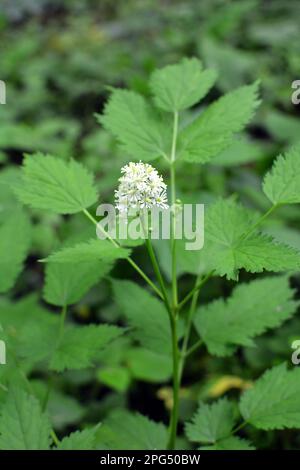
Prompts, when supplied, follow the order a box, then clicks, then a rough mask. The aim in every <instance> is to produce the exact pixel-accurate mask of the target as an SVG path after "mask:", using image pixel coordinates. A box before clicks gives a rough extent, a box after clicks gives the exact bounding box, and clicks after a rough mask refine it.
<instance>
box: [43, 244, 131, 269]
mask: <svg viewBox="0 0 300 470" xmlns="http://www.w3.org/2000/svg"><path fill="white" fill-rule="evenodd" d="M129 254H130V250H128V249H126V248H121V247H116V246H114V245H113V244H112V243H111V242H110V241H108V240H98V239H96V238H95V239H91V240H89V241H88V242H83V243H78V244H77V245H75V246H71V247H67V248H62V249H61V250H59V251H57V252H56V253H53V254H52V255H50V256H48V258H46V259H45V260H43V261H47V262H50V263H73V264H74V263H89V262H93V261H96V260H102V261H105V262H107V263H111V262H112V261H115V260H117V259H121V258H127V257H128V256H129Z"/></svg>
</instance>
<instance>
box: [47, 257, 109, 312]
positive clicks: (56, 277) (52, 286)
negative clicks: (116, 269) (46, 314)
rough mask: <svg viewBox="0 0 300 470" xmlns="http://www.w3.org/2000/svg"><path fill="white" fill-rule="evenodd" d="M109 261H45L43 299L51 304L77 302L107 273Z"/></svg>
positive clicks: (61, 304) (62, 304) (59, 304)
mask: <svg viewBox="0 0 300 470" xmlns="http://www.w3.org/2000/svg"><path fill="white" fill-rule="evenodd" d="M110 269H111V265H110V264H109V263H106V262H103V261H97V260H96V261H91V262H88V263H79V264H78V263H66V264H64V263H47V264H46V271H45V285H44V290H43V297H44V299H45V300H46V301H47V302H49V303H50V304H53V305H58V306H64V305H71V304H75V303H76V302H78V301H79V300H80V299H82V297H83V296H84V295H85V294H86V293H87V292H88V291H89V290H90V289H91V287H93V286H94V285H95V284H97V282H99V281H100V280H101V279H102V278H103V277H104V276H106V275H107V274H108V272H109V271H110Z"/></svg>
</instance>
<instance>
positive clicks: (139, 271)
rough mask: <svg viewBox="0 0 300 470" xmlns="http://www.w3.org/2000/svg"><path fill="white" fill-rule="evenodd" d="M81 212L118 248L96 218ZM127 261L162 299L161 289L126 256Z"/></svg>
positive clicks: (88, 213)
mask: <svg viewBox="0 0 300 470" xmlns="http://www.w3.org/2000/svg"><path fill="white" fill-rule="evenodd" d="M83 213H84V214H85V215H86V217H87V218H88V219H90V220H91V221H92V222H93V224H95V225H96V226H97V228H98V229H99V230H101V231H102V233H103V235H105V237H106V238H108V240H109V241H110V242H111V243H112V244H113V245H114V246H115V247H116V248H120V245H119V243H118V242H116V241H115V240H114V239H113V238H112V237H111V236H110V235H109V233H107V232H106V231H105V230H104V229H103V228H102V227H101V225H99V224H98V222H97V220H96V219H95V218H94V217H93V216H92V214H90V212H89V211H87V210H86V209H83ZM126 259H127V261H128V263H129V264H130V265H131V266H132V267H133V268H134V269H135V270H136V271H137V272H138V273H139V275H140V276H141V277H142V278H143V279H144V281H146V282H147V284H148V285H149V286H150V287H151V288H152V289H153V290H154V292H155V293H156V294H157V295H158V296H159V297H160V298H161V299H162V300H164V297H163V294H162V293H161V291H160V290H159V289H158V288H157V287H156V285H155V284H154V283H153V282H152V281H151V279H150V278H149V277H148V276H147V274H145V273H144V271H143V270H142V269H141V268H140V267H139V266H138V265H137V264H136V263H135V262H134V261H133V260H132V259H131V258H130V256H128V257H127V258H126Z"/></svg>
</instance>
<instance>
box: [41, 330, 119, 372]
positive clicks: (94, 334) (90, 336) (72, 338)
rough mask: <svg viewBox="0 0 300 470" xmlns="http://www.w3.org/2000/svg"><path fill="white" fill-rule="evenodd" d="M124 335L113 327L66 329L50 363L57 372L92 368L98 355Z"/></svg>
mask: <svg viewBox="0 0 300 470" xmlns="http://www.w3.org/2000/svg"><path fill="white" fill-rule="evenodd" d="M123 333H124V329H123V328H119V327H117V326H113V325H88V326H80V327H70V328H66V329H65V332H64V334H63V337H62V338H61V340H60V341H59V342H58V345H57V347H56V349H55V350H54V353H53V355H52V358H51V361H50V368H51V369H53V370H56V371H63V370H65V369H83V368H87V367H91V366H92V365H93V361H94V360H95V359H96V357H97V354H98V353H99V352H100V351H101V349H104V348H105V347H106V346H107V345H108V344H109V343H110V342H111V341H113V340H114V339H116V338H118V337H119V336H121V335H122V334H123Z"/></svg>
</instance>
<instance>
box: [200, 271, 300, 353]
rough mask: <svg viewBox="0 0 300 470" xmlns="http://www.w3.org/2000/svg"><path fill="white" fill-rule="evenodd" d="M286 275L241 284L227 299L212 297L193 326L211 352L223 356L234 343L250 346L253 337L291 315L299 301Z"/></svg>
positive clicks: (230, 351) (231, 348)
mask: <svg viewBox="0 0 300 470" xmlns="http://www.w3.org/2000/svg"><path fill="white" fill-rule="evenodd" d="M293 295H294V292H293V289H291V288H290V286H289V281H288V278H287V277H286V276H284V277H283V276H280V277H270V278H265V279H259V280H255V281H252V282H250V283H248V284H241V285H239V286H238V287H236V288H235V289H234V291H233V293H232V295H231V297H229V299H228V300H227V301H224V300H223V299H219V300H215V301H213V302H211V303H210V304H208V305H206V306H204V307H202V308H201V309H200V310H199V311H198V312H197V313H196V316H195V326H196V328H197V331H198V333H199V335H200V336H201V338H203V340H204V341H205V343H206V345H207V347H208V349H209V351H210V353H211V354H216V355H218V356H225V355H228V354H230V353H232V352H233V350H234V348H233V346H239V345H242V346H252V345H253V341H252V338H254V337H255V336H257V335H260V334H262V333H264V332H265V331H266V330H267V329H268V328H275V327H276V326H279V325H281V323H283V322H284V321H285V320H287V319H288V318H290V317H291V316H292V315H293V314H294V313H295V312H296V310H297V306H298V305H299V302H297V301H295V300H293Z"/></svg>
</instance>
